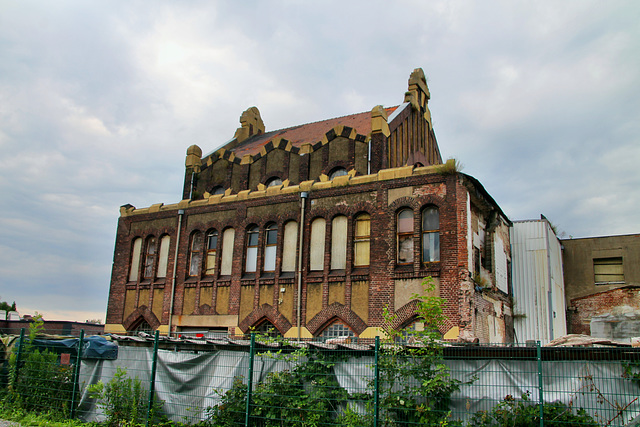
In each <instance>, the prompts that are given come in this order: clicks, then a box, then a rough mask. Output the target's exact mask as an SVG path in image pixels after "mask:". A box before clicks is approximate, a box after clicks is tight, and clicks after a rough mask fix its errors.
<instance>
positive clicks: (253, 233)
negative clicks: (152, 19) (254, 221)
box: [244, 225, 260, 273]
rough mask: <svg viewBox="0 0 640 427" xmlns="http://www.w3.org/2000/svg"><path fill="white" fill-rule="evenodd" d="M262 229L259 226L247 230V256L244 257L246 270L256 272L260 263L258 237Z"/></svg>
mask: <svg viewBox="0 0 640 427" xmlns="http://www.w3.org/2000/svg"><path fill="white" fill-rule="evenodd" d="M259 235H260V230H259V229H258V227H257V226H255V225H254V226H253V227H251V228H250V229H249V230H247V256H246V257H245V259H244V263H245V264H244V271H245V272H247V273H255V271H256V267H257V264H258V237H259Z"/></svg>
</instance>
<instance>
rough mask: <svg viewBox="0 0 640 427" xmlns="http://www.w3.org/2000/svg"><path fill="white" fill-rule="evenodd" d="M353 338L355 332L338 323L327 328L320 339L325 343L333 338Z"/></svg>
mask: <svg viewBox="0 0 640 427" xmlns="http://www.w3.org/2000/svg"><path fill="white" fill-rule="evenodd" d="M353 336H355V334H354V333H353V331H352V330H351V329H349V327H347V326H345V325H344V324H342V323H341V322H339V321H336V322H334V323H332V324H331V325H329V326H327V327H326V328H325V329H324V330H323V331H322V333H321V334H320V337H321V338H322V339H323V340H325V341H326V340H328V339H332V338H344V337H353Z"/></svg>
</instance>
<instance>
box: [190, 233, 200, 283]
mask: <svg viewBox="0 0 640 427" xmlns="http://www.w3.org/2000/svg"><path fill="white" fill-rule="evenodd" d="M196 238H200V241H199V242H198V241H197V240H196ZM197 243H199V248H196V247H195V245H196V244H197ZM203 251H204V233H203V232H202V231H200V230H195V231H193V232H192V233H191V237H190V243H189V264H188V266H187V275H188V276H189V277H199V276H200V275H201V272H202V258H203ZM194 266H195V268H196V271H195V272H194V270H193V269H194Z"/></svg>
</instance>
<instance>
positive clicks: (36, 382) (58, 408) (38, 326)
mask: <svg viewBox="0 0 640 427" xmlns="http://www.w3.org/2000/svg"><path fill="white" fill-rule="evenodd" d="M43 329H44V322H43V321H42V316H40V315H36V316H35V317H34V321H33V322H32V323H31V324H30V325H29V338H28V339H27V340H25V342H24V343H21V345H22V352H21V355H20V360H18V353H17V351H14V352H13V353H12V354H11V355H10V357H9V372H10V374H9V387H8V390H7V394H6V395H5V404H7V405H9V406H11V407H13V408H16V409H19V410H24V411H30V412H34V413H49V414H54V415H58V416H61V417H67V416H69V413H70V404H71V400H72V393H73V368H72V365H61V364H59V363H58V355H57V354H56V353H53V352H50V351H49V350H39V349H38V348H36V347H35V345H34V344H33V341H34V339H35V338H36V337H37V335H38V334H39V333H41V332H42V330H43Z"/></svg>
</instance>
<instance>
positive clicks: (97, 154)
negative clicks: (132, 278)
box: [0, 0, 640, 321]
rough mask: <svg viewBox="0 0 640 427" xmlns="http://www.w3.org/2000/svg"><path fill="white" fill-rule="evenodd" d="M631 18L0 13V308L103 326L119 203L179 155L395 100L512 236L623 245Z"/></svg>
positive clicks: (326, 4)
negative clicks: (424, 96) (425, 90)
mask: <svg viewBox="0 0 640 427" xmlns="http://www.w3.org/2000/svg"><path fill="white" fill-rule="evenodd" d="M639 22H640V3H639V2H636V1H615V0H614V1H606V2H605V1H588V0H576V1H565V0H563V1H557V0H551V1H540V0H538V1H535V2H533V1H526V2H525V1H512V0H504V1H482V2H479V1H473V0H468V1H464V0H461V1H455V2H451V1H422V0H415V1H410V0H405V1H396V2H389V1H376V0H366V1H342V0H341V1H315V2H303V1H294V0H289V1H286V0H282V1H269V2H266V1H242V2H240V1H189V2H177V1H176V2H168V1H151V0H149V1H143V0H140V1H130V0H127V1H117V0H116V1H80V0H77V1H64V0H56V1H45V0H42V1H27V0H21V1H18V0H0V206H1V207H2V209H0V300H8V301H9V302H12V301H14V300H15V301H16V302H17V305H18V309H19V311H20V312H21V314H25V313H32V314H33V313H34V312H35V311H38V312H40V313H43V314H44V316H45V318H47V319H51V320H53V319H59V320H80V321H84V320H86V319H94V318H98V319H101V320H104V313H105V309H106V303H107V294H108V287H109V280H110V274H111V263H112V258H113V247H114V240H115V232H116V224H117V219H118V216H119V211H118V209H119V206H121V205H123V204H126V203H131V204H132V205H134V206H136V207H146V206H149V205H151V204H153V203H158V202H164V203H174V202H176V201H178V200H179V198H180V195H181V184H182V179H183V173H184V172H183V171H184V156H185V151H186V149H187V147H188V146H189V145H191V144H198V145H199V146H200V147H202V149H203V151H204V152H210V151H212V150H213V149H215V148H217V147H218V146H219V145H221V144H222V143H223V142H225V141H227V140H228V139H230V138H231V137H232V136H233V133H234V131H235V129H236V128H237V127H238V126H239V123H238V119H239V117H240V114H241V113H242V111H244V110H245V109H246V108H248V107H250V106H254V105H255V106H257V107H258V108H259V109H260V112H261V115H262V118H263V120H264V122H265V125H266V127H267V130H274V129H278V128H282V127H287V126H291V125H295V124H300V123H306V122H312V121H317V120H321V119H325V118H330V117H336V116H340V115H345V114H350V113H355V112H361V111H369V110H370V109H371V108H372V107H373V106H375V105H378V104H382V105H384V106H392V105H397V104H399V103H401V102H402V101H403V94H404V92H405V90H406V89H407V79H408V77H409V74H410V73H411V71H412V70H413V69H414V68H416V67H422V68H423V69H424V71H425V74H426V75H427V78H428V84H429V88H430V90H431V102H430V108H431V112H432V115H433V119H434V128H435V131H436V135H437V138H438V143H439V145H440V149H441V152H442V154H443V157H444V158H448V157H455V158H457V159H459V160H460V161H461V162H462V163H463V165H464V172H466V173H468V174H470V175H472V176H474V177H476V178H478V179H479V180H480V181H481V182H482V183H483V185H484V186H485V188H486V189H487V190H488V191H489V193H490V194H492V196H493V197H494V198H495V199H496V201H497V202H498V203H499V204H500V205H501V207H502V208H503V210H504V211H505V212H506V213H507V215H508V216H509V217H510V218H511V219H512V220H518V219H532V218H539V216H540V214H544V215H545V216H547V217H548V218H549V219H550V220H551V221H552V222H553V223H554V224H555V225H556V226H557V227H558V228H559V230H560V231H562V232H564V233H565V236H566V237H569V236H573V237H589V236H600V235H610V234H631V233H640V197H638V195H639V192H638V188H639V187H640V166H639V163H640V136H639V135H640V120H639V119H640V96H639V95H640V25H639V24H638V23H639Z"/></svg>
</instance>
